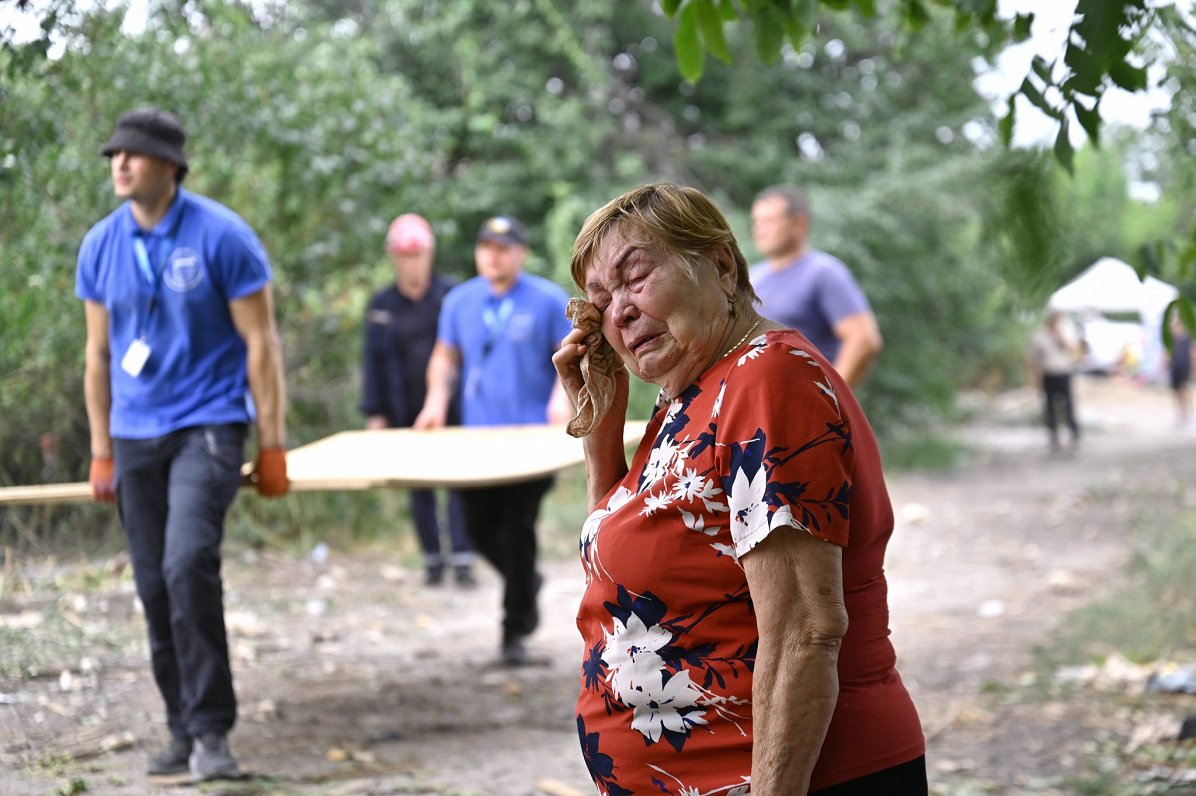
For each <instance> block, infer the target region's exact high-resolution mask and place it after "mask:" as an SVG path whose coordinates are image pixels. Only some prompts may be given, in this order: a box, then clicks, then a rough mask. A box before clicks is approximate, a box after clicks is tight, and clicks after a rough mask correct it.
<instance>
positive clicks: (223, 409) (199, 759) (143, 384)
mask: <svg viewBox="0 0 1196 796" xmlns="http://www.w3.org/2000/svg"><path fill="white" fill-rule="evenodd" d="M185 141H186V134H185V133H184V131H183V127H182V125H181V124H180V123H179V120H178V119H177V118H176V117H175V116H174V115H173V114H170V113H168V112H166V111H163V110H160V109H157V108H141V109H138V110H134V111H130V112H129V113H126V114H125V115H123V116H121V117H120V119H119V120H118V121H117V125H116V131H115V132H114V133H113V134H112V137H111V138H109V140H108V142H107V143H106V144H104V147H103V149H102V150H101V151H102V154H103V155H104V156H106V157H107V158H109V160H110V167H111V174H112V185H113V189H114V190H115V193H116V195H117V197H118V198H120V199H123V200H124V202H123V203H122V204H121V206H120V207H118V208H117V209H116V210H115V211H113V212H112V213H111V214H109V215H108V216H107V217H106V218H104V219H103V220H101V221H100V222H99V223H97V224H96V225H95V226H93V227H92V228H91V230H89V231H88V233H87V235H86V236H85V237H84V238H83V243H82V245H81V246H80V248H79V261H78V272H77V276H76V286H75V293H76V295H77V296H78V297H79V298H80V299H82V300H83V304H84V310H85V316H86V321H87V347H86V355H85V362H86V364H85V371H84V397H85V399H86V403H87V417H88V421H89V424H90V426H91V473H90V481H91V488H92V495H93V496H94V497H95V499H96V500H99V501H104V502H115V503H116V504H117V507H118V509H119V511H120V517H121V523H122V525H123V527H124V530H125V534H126V536H127V537H128V541H129V554H130V558H131V559H132V562H133V575H134V579H135V580H136V583H137V594H138V597H140V598H141V604H142V606H143V607H144V609H145V619H146V624H147V627H148V631H149V647H150V657H151V660H152V664H153V672H154V680H155V681H156V682H157V685H158V690H159V691H160V692H161V694H162V699H163V701H164V702H165V703H166V722H167V725H168V727H169V729H170V735H171V740H170V743H169V745H168V746H167V747H166V749H164V750H163V751H162V752H161V753H159V754H157V755H154V756H153V757H152V758H151V759H150V761H149V767H148V773H149V774H151V775H168V774H181V773H184V772H187V771H188V770H190V773H191V777H192V779H193V780H194V781H197V782H198V781H203V780H209V779H217V778H231V777H237V776H240V769H239V768H238V766H237V761H236V760H235V759H234V758H233V756H232V754H231V752H230V751H229V748H228V737H227V736H228V733H229V731H230V730H231V729H232V727H233V724H234V722H235V721H236V714H237V702H236V695H235V694H234V691H233V679H232V670H231V667H230V664H229V655H228V640H227V636H226V631H225V624H224V605H223V584H222V581H221V576H220V543H221V540H222V538H223V536H224V517H225V513H226V511H227V509H228V506H229V504H230V503H231V502H232V500H233V498H234V497H235V496H236V494H237V490H238V488H239V487H240V485H241V462H242V461H243V460H244V453H243V450H244V444H245V438H246V436H247V433H248V427H249V425H250V424H251V423H252V424H254V425H255V426H256V429H257V448H258V456H257V460H256V466H255V472H254V476H253V477H254V480H255V481H256V484H257V490H258V492H259V493H260V494H262V495H263V496H266V497H275V496H278V495H283V494H285V493H286V492H287V489H288V481H287V473H286V451H285V449H284V447H283V445H284V437H285V430H284V429H285V417H284V406H285V397H284V385H283V371H282V356H281V347H280V344H279V340H278V333H277V331H276V329H275V325H274V307H273V295H272V293H271V285H270V282H271V270H270V264H269V261H268V260H267V258H266V252H265V250H264V249H263V248H262V245H261V243H260V242H259V240H258V238H257V235H255V234H254V232H253V230H251V229H250V228H249V225H248V224H246V223H245V222H244V221H243V220H242V219H241V218H240V217H239V216H237V215H236V214H235V213H233V211H231V210H229V209H228V208H226V207H224V206H223V205H220V204H217V203H216V202H214V201H212V200H211V199H207V198H205V197H202V196H199V195H196V194H192V193H190V192H188V191H186V190H184V189H183V187H182V181H183V177H184V176H185V175H186V174H187V169H188V165H187V159H186V156H185V154H184V152H183V146H184V143H185Z"/></svg>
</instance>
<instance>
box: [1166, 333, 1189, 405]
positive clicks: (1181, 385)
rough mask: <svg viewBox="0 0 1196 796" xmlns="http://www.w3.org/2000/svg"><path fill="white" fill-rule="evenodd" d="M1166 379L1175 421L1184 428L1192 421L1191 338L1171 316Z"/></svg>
mask: <svg viewBox="0 0 1196 796" xmlns="http://www.w3.org/2000/svg"><path fill="white" fill-rule="evenodd" d="M1167 377H1168V381H1169V383H1170V385H1171V391H1172V392H1174V393H1175V409H1176V413H1177V414H1176V420H1177V421H1178V423H1179V425H1181V426H1186V425H1187V424H1188V422H1189V421H1190V420H1191V419H1192V390H1191V387H1190V386H1189V384H1190V382H1191V380H1192V336H1191V335H1190V334H1188V330H1187V328H1186V327H1185V326H1184V324H1183V321H1181V320H1180V318H1179V313H1175V314H1173V315H1172V316H1171V351H1170V352H1169V354H1168V356H1167Z"/></svg>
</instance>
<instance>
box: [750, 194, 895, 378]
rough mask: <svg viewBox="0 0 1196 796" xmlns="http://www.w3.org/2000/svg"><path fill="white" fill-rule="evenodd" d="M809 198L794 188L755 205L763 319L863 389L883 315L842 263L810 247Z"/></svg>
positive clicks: (755, 279)
mask: <svg viewBox="0 0 1196 796" xmlns="http://www.w3.org/2000/svg"><path fill="white" fill-rule="evenodd" d="M810 221H811V216H810V200H809V198H808V197H807V196H806V194H805V192H804V191H802V190H800V189H798V188H795V187H793V186H790V185H774V186H773V187H771V188H766V189H764V190H763V191H761V192H760V194H759V195H758V196H757V197H756V201H755V203H754V204H752V237H753V238H755V241H756V248H757V249H759V250H760V253H761V254H763V255H764V257H765V258H766V259H765V261H764V262H761V263H757V264H756V265H755V266H753V267H752V270H751V277H752V286H753V287H754V288H755V290H756V294H757V295H758V296H760V314H761V315H763V316H764V317H765V318H769V319H771V320H774V321H777V322H779V323H781V324H782V325H784V326H788V327H789V328H790V329H797V330H798V331H799V332H801V333H802V334H804V335H805V336H806V337H807V338H809V340H810V342H811V343H813V344H814V345H815V346H816V347H817V348H818V350H819V351H821V352H822V355H823V356H825V357H826V358H827V359H829V360H830V361H831V364H832V365H834V366H835V370H837V371H839V375H841V376H842V377H843V379H844V380H845V381H846V382H847V384H848V385H849V386H850V387H853V388H854V387H858V386H859V385H860V384H861V383H862V382H863V381H864V376H865V375H866V374H867V372H868V368H869V367H871V365H872V360H874V359H875V358H876V355H877V354H878V353H880V349H881V347H882V346H883V345H884V341H883V340H882V339H881V336H880V329H879V327H878V326H877V325H876V316H875V315H873V314H872V307H871V306H869V304H868V299H867V297H865V296H864V291H863V290H861V289H860V286H859V284H858V283H857V282H856V281H855V277H853V276H852V275H851V271H850V270H848V268H847V266H846V265H844V263H843V261H842V260H840V259H839V258H837V257H834V256H832V255H830V254H827V253H826V252H823V251H819V250H818V249H815V248H812V247H811V246H810V245H809V236H810Z"/></svg>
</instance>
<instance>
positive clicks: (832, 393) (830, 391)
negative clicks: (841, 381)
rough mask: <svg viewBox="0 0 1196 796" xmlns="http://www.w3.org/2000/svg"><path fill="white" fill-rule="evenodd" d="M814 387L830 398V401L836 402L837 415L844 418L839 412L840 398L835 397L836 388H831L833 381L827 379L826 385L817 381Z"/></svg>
mask: <svg viewBox="0 0 1196 796" xmlns="http://www.w3.org/2000/svg"><path fill="white" fill-rule="evenodd" d="M814 386H815V387H817V388H818V389H820V390H822V391H823V392H824V393H826V394H827V395H829V396H830V399H831V400H832V401H834V402H835V414H837V415H839V416H840V417H842V414H841V413H840V412H839V396H837V395H835V388H834V387H832V386H831V380H830V379H827V380H826V383H825V384H824V383H823V382H820V381H817V380H816V381H815V382H814Z"/></svg>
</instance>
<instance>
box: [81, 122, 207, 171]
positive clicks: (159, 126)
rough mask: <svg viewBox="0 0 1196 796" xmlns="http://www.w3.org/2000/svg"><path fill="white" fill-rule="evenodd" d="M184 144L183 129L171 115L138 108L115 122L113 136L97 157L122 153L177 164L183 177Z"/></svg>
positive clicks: (185, 139) (185, 166) (185, 169)
mask: <svg viewBox="0 0 1196 796" xmlns="http://www.w3.org/2000/svg"><path fill="white" fill-rule="evenodd" d="M186 142H187V134H186V133H185V132H183V125H182V123H181V122H179V120H178V117H177V116H175V115H174V114H173V113H169V112H167V111H164V110H160V109H158V108H138V109H137V110H135V111H129V112H128V113H126V114H124V115H123V116H121V117H120V119H118V120H117V122H116V132H114V133H113V134H112V137H111V138H109V139H108V143H106V144H104V148H103V149H101V150H100V153H101V154H102V155H103V156H104V157H109V158H110V157H112V156H113V155H114V154H116V153H117V152H120V151H121V150H125V151H128V152H139V153H141V154H143V155H153V156H154V157H157V158H162V159H163V160H166V161H169V162H171V163H177V164H178V165H179V166H181V167H182V173H183V174H185V173H186V171H187V157H186V155H184V154H183V145H184V144H185V143H186ZM180 176H181V175H180Z"/></svg>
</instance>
